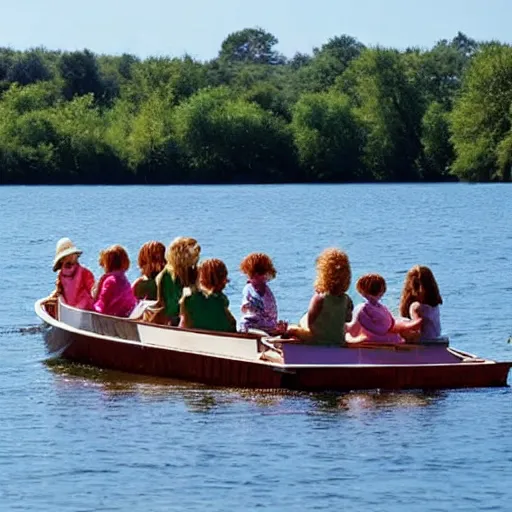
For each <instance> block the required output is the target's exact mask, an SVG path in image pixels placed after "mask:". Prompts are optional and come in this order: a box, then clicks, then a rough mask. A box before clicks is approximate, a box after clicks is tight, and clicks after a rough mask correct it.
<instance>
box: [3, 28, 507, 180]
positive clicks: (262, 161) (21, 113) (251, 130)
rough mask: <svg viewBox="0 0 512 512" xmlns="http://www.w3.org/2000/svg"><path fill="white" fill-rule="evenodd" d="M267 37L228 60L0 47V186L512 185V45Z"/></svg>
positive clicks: (238, 36) (227, 53)
mask: <svg viewBox="0 0 512 512" xmlns="http://www.w3.org/2000/svg"><path fill="white" fill-rule="evenodd" d="M276 44H277V39H276V38H275V37H274V36H273V35H272V34H269V33H268V32H266V31H264V30H262V29H245V30H242V31H240V32H235V33H233V34H231V35H229V36H228V37H227V38H226V40H225V41H224V42H223V43H222V46H221V49H220V51H219V54H218V57H217V58H216V59H214V60H212V61H209V62H199V61H196V60H194V59H192V58H190V57H188V56H185V57H183V58H148V59H145V60H140V59H138V58H137V57H135V56H133V55H127V54H124V55H121V56H108V55H95V54H93V53H92V52H90V51H89V50H84V51H77V52H60V51H49V50H46V49H44V48H36V49H31V50H28V51H24V52H20V51H15V50H12V49H9V48H0V95H1V96H0V173H1V183H2V184H9V183H276V182H365V181H445V180H456V179H460V180H467V181H510V179H511V166H512V130H511V126H512V123H511V119H512V48H511V47H510V46H509V45H507V44H500V43H496V42H490V43H482V42H476V41H474V40H473V39H470V38H469V37H467V36H466V35H464V34H461V33H459V34H458V35H457V36H456V37H455V38H454V39H453V40H451V41H447V40H443V41H439V42H438V43H437V44H436V45H435V46H434V47H433V48H431V49H429V50H423V49H417V48H410V49H407V50H405V51H397V50H393V49H386V48H367V47H365V46H364V45H363V44H362V43H360V42H359V41H357V40H356V39H354V38H353V37H350V36H346V35H343V36H340V37H334V38H332V39H330V40H329V41H328V42H326V43H325V44H324V45H323V46H322V47H320V48H314V49H313V51H312V53H311V54H299V53H298V54H296V55H295V56H294V57H293V58H291V59H287V58H285V57H284V56H282V55H280V54H279V53H278V52H277V51H276V50H275V46H276Z"/></svg>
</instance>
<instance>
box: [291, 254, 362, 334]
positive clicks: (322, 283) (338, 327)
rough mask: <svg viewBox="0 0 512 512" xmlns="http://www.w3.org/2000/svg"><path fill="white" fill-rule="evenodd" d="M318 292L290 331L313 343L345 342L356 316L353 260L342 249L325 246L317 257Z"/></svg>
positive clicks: (316, 287) (316, 283) (316, 284)
mask: <svg viewBox="0 0 512 512" xmlns="http://www.w3.org/2000/svg"><path fill="white" fill-rule="evenodd" d="M316 271H317V278H316V281H315V294H314V295H313V297H312V299H311V302H310V303H309V309H308V312H307V313H306V314H305V315H304V316H303V317H302V319H301V321H300V322H299V325H298V326H291V327H290V328H289V329H288V331H287V333H288V334H290V335H292V336H295V337H297V338H299V339H301V340H303V341H306V342H310V343H326V344H341V343H344V342H345V322H347V321H349V320H350V319H351V318H352V309H353V303H352V300H351V299H350V297H349V296H348V295H347V293H346V292H347V290H348V288H349V286H350V278H351V271H350V262H349V259H348V256H347V255H346V254H345V253H344V252H343V251H340V250H339V249H325V250H324V251H323V252H322V253H321V254H320V256H319V257H318V258H317V260H316Z"/></svg>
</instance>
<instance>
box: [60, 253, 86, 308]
mask: <svg viewBox="0 0 512 512" xmlns="http://www.w3.org/2000/svg"><path fill="white" fill-rule="evenodd" d="M59 281H60V284H61V286H62V298H63V300H64V302H65V303H66V304H68V305H69V306H72V307H74V308H78V309H85V310H89V311H90V310H92V309H93V299H92V294H91V290H92V287H93V286H94V275H93V273H92V272H91V271H90V270H89V269H87V268H85V267H82V266H81V265H80V264H79V263H77V265H76V269H75V271H74V272H73V274H72V275H71V276H66V275H65V272H63V269H61V270H60V271H59Z"/></svg>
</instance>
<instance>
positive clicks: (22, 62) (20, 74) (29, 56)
mask: <svg viewBox="0 0 512 512" xmlns="http://www.w3.org/2000/svg"><path fill="white" fill-rule="evenodd" d="M51 78H52V74H51V72H50V69H49V68H48V66H47V65H46V63H45V62H44V60H43V58H42V57H41V55H39V54H38V53H36V52H33V51H30V52H26V53H21V54H19V55H17V56H16V57H15V58H14V59H13V61H12V62H11V65H10V67H9V69H8V70H7V73H6V75H5V80H6V81H7V82H17V83H18V84H20V85H28V84H33V83H35V82H40V81H44V80H50V79H51Z"/></svg>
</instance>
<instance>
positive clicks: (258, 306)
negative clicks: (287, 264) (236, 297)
mask: <svg viewBox="0 0 512 512" xmlns="http://www.w3.org/2000/svg"><path fill="white" fill-rule="evenodd" d="M240 270H241V271H242V272H243V273H244V274H245V275H246V276H247V277H248V281H247V284H246V285H245V286H244V289H243V292H242V306H241V311H242V318H241V321H240V330H241V331H243V332H247V331H248V330H249V329H260V330H262V331H266V332H267V333H269V334H274V333H278V332H283V331H285V330H286V324H285V323H284V322H280V321H278V316H277V304H276V299H275V297H274V294H273V293H272V290H271V289H270V287H269V285H268V282H269V281H271V280H272V279H274V278H275V277H276V269H275V268H274V264H273V263H272V260H271V259H270V256H268V255H267V254H263V253H260V252H253V253H251V254H249V255H248V256H246V257H245V258H244V259H243V260H242V263H240Z"/></svg>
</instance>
